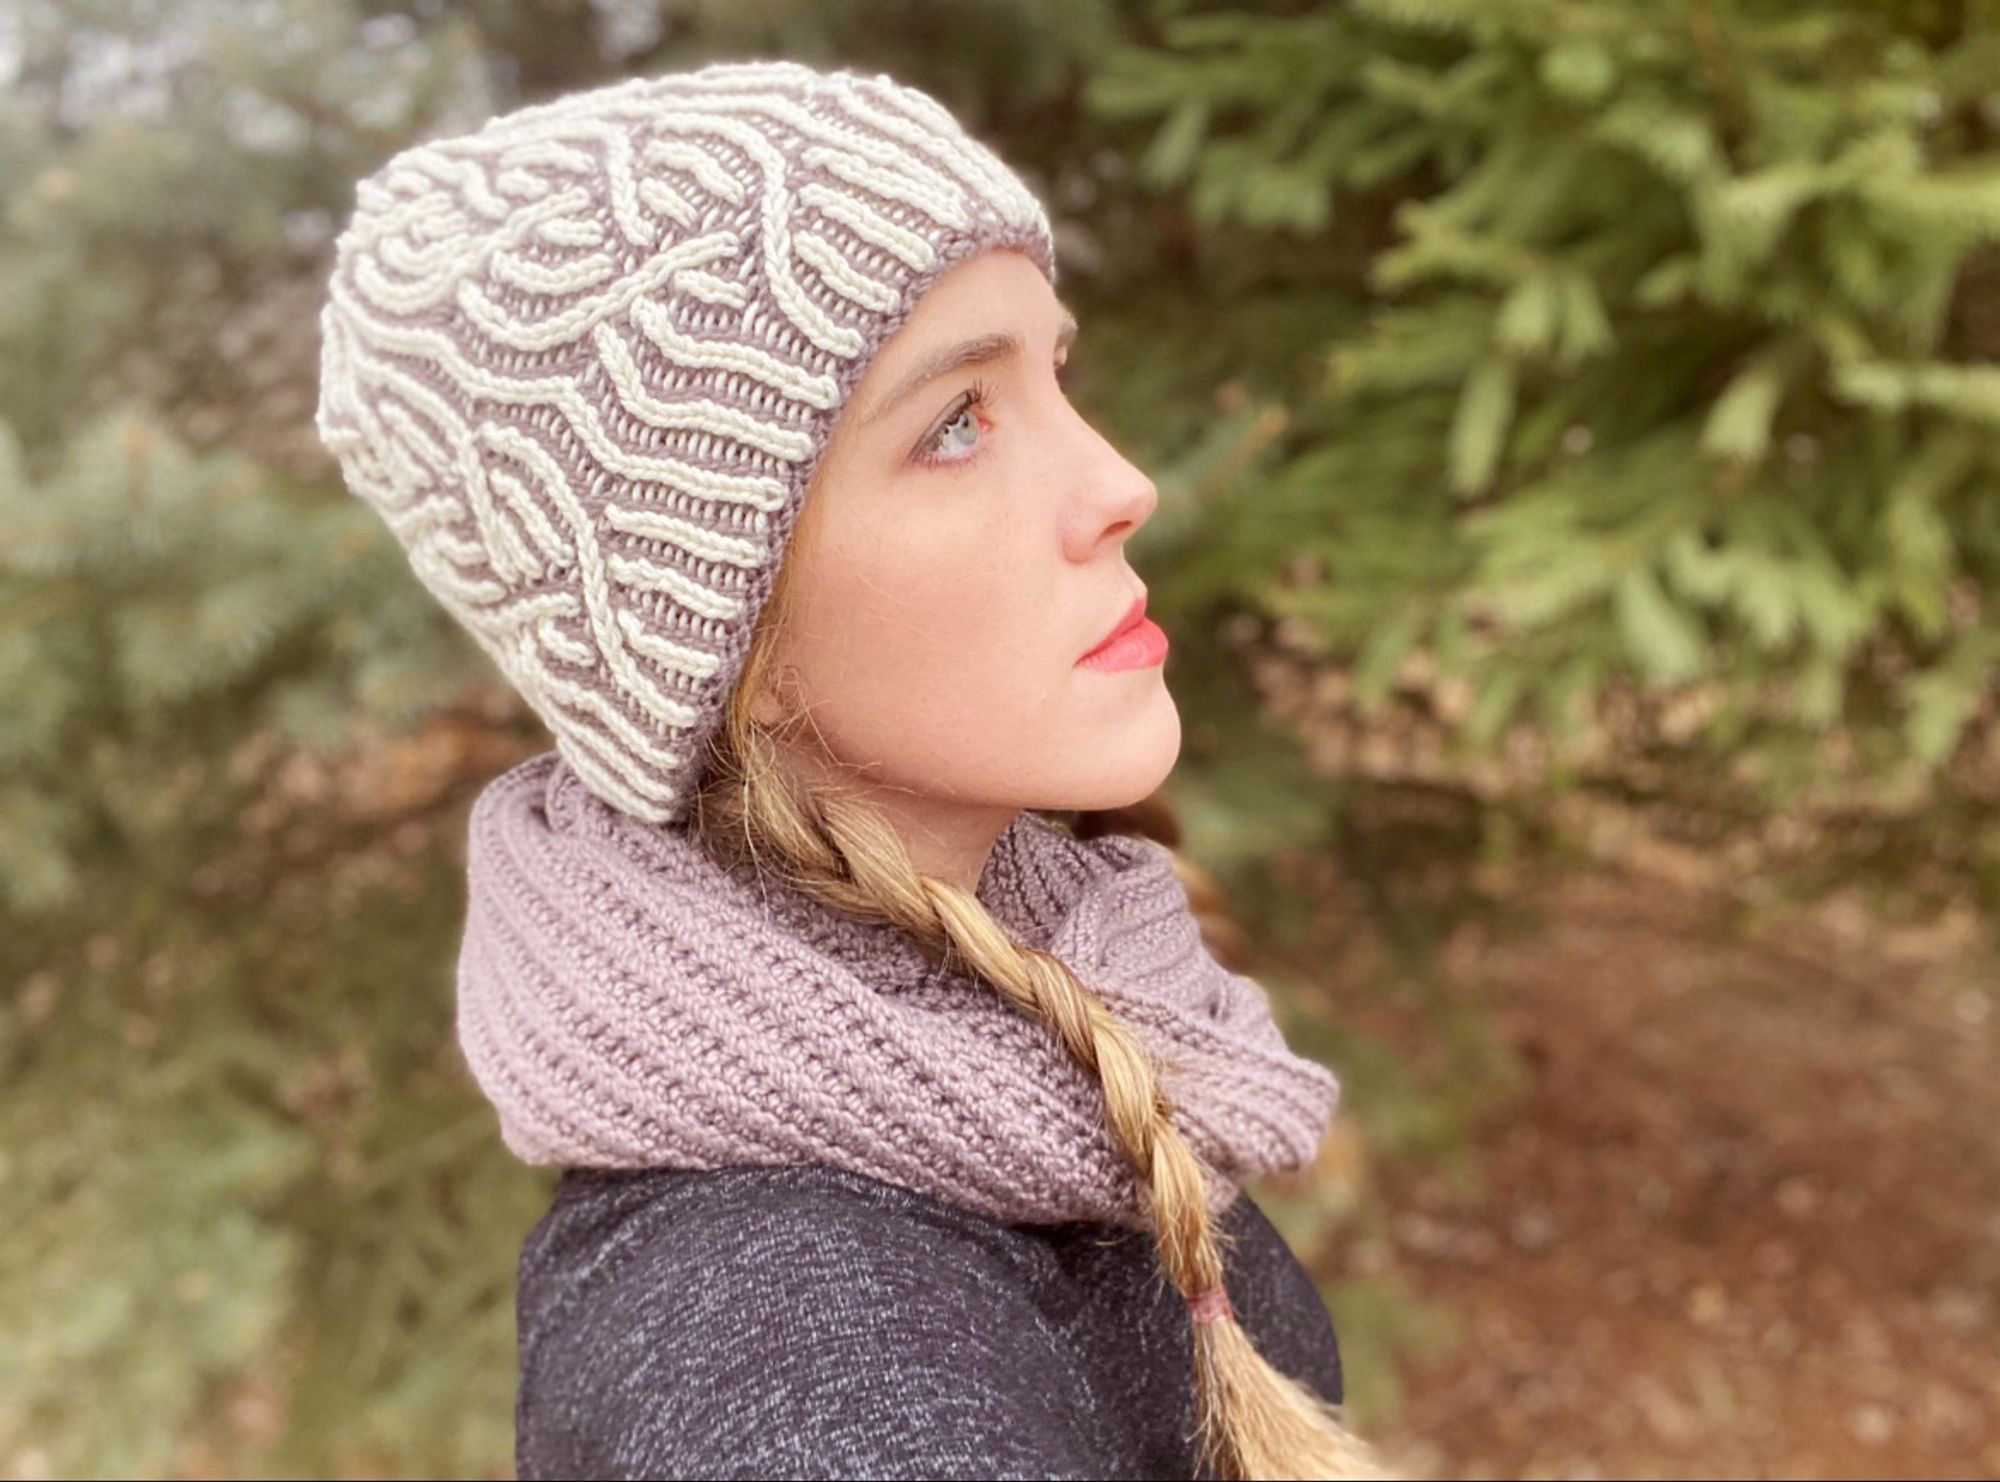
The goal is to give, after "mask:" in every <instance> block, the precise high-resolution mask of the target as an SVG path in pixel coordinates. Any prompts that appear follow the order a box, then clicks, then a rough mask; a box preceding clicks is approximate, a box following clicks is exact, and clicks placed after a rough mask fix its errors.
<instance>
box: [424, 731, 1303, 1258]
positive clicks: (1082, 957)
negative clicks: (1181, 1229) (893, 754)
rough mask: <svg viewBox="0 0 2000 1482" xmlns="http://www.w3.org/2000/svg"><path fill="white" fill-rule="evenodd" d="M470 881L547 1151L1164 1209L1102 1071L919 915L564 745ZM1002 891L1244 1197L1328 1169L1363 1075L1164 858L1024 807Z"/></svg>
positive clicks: (540, 1152)
mask: <svg viewBox="0 0 2000 1482" xmlns="http://www.w3.org/2000/svg"><path fill="white" fill-rule="evenodd" d="M467 873H468V882H469V900H468V907H467V919H466V930H465V939H464V944H463V949H462V952H461V956H460V961H459V979H458V985H459V1000H458V1028H459V1038H460V1043H461V1045H462V1047H463V1049H464V1052H465V1055H466V1058H467V1061H468V1063H469V1064H470V1066H471V1068H472V1071H473V1074H474V1076H475V1077H476V1078H477V1080H478V1082H479V1084H480V1086H481V1087H482V1088H483V1089H484V1091H485V1092H486V1094H487V1096H488V1097H489V1098H490V1099H491V1100H492V1101H493V1104H494V1106H495V1107H496V1108H497V1109H498V1111H499V1114H500V1128H501V1133H502V1136H503V1138H504V1140H505V1141H506V1144H507V1146H508V1147H509V1148H510V1149H512V1150H513V1151H514V1153H515V1154H516V1155H518V1156H519V1157H521V1158H522V1159H524V1160H525V1161H527V1162H529V1163H535V1164H561V1165H582V1166H596V1167H629V1168H638V1167H659V1166H666V1167H686V1168H717V1167H723V1166H728V1165H731V1164H743V1163H754V1164H771V1163H832V1164H836V1165H839V1166H841V1167H845V1168H848V1169H852V1170H855V1171H857V1172H860V1173H864V1174H868V1175H871V1176H873V1177H875V1178H879V1179H883V1180H885V1181H887V1182H890V1183H895V1184H900V1185H903V1186H905V1187H907V1188H912V1189H916V1190H919V1191H921V1192H923V1193H927V1194H931V1195H934V1196H936V1197H938V1198H941V1199H945V1200H948V1201H950V1202H952V1203H955V1204H957V1205H960V1206H962V1207H965V1208H969V1209H972V1210H975V1211H978V1212H979V1213H982V1214H984V1215H986V1216H987V1217H989V1218H991V1219H994V1220H998V1221H1002V1222H1006V1223H1049V1224H1053V1223H1060V1222H1063V1221H1067V1220H1107V1221H1112V1222H1115V1223H1118V1224H1123V1225H1128V1226H1138V1227H1143V1226H1144V1225H1145V1224H1146V1220H1145V1218H1144V1216H1143V1214H1142V1213H1141V1211H1142V1208H1143V1206H1142V1204H1141V1203H1140V1200H1139V1191H1138V1188H1137V1186H1136V1184H1135V1181H1134V1179H1133V1175H1132V1173H1131V1170H1130V1168H1129V1167H1128V1166H1127V1165H1126V1163H1125V1161H1124V1160H1123V1158H1122V1157H1121V1156H1120V1155H1119V1154H1118V1152H1117V1151H1116V1149H1115V1147H1114V1145H1113V1143H1112V1140H1111V1135H1110V1132H1109V1129H1108V1128H1107V1126H1106V1124H1105V1120H1104V1102H1103V1094H1102V1091H1101V1090H1100V1088H1099V1086H1098V1084H1097V1082H1096V1080H1095V1079H1094V1078H1093V1077H1092V1076H1090V1075H1089V1074H1088V1073H1087V1072H1086V1071H1084V1070H1083V1068H1082V1067H1080V1066H1079V1065H1077V1064H1076V1063H1075V1061H1073V1060H1072V1059H1071V1058H1070V1056H1069V1055H1068V1053H1067V1052H1066V1051H1064V1049H1063V1048H1062V1046H1061V1043H1060V1042H1059V1040H1058V1039H1057V1038H1056V1036H1055V1034H1054V1032H1053V1031H1052V1030H1050V1029H1048V1028H1046V1027H1045V1026H1043V1025H1041V1024H1038V1023H1035V1022H1033V1021H1031V1020H1030V1019H1029V1018H1028V1017H1027V1016H1025V1015H1023V1014H1021V1013H1020V1012H1019V1011H1017V1010H1015V1009H1014V1008H1012V1007H1011V1006H1009V1005H1008V1004H1007V1002H1006V1001H1005V1000H1004V999H1003V998H1002V997H1001V996H1000V995H999V994H998V993H997V992H996V991H995V990H994V989H993V988H992V987H991V986H990V985H989V984H986V983H983V982H981V981H979V980H977V979H975V978H971V977H969V976H965V975H962V974H960V973H958V972H956V971H953V970H950V969H947V968H944V967H940V966H938V965H936V964H934V963H932V962H931V961H930V960H929V959H928V958H926V957H925V956H924V954H923V951H922V949H921V948H920V947H919V946H918V944H917V943H916V942H915V941H914V940H913V939H911V938H910V937H909V936H908V935H906V934H905V933H904V932H902V931H901V929H899V928H897V927H894V926H891V925H886V924H878V923H866V922H861V921H857V920H855V919H854V918H852V917H850V916H848V915H847V914H846V913H844V912H840V911H836V910H833V909H831V908H829V907H826V906H824V905H822V904H820V903H819V902H817V901H814V900H813V899H812V898H811V897H809V896H807V895H805V894H804V893H803V892H801V891H798V890H797V889H796V888H794V887H792V886H789V885H787V884H785V883H784V882H783V881H781V880H779V879H777V878H775V877H769V876H754V875H749V874H747V873H742V872H737V871H732V870H728V869H725V868H724V867H722V866H721V865H719V864H717V863H716V862H714V861H712V860H711V859H710V858H709V857H708V856H707V855H706V854H704V853H703V852H702V851H701V850H700V849H699V848H697V847H696V846H695V845H694V843H693V842H692V841H691V840H690V839H689V837H688V836H687V834H686V832H685V830H684V829H682V828H680V827H678V826H674V825H661V824H652V823H646V822H643V821H640V820H638V819H635V818H633V817H631V816H630V815H628V814H625V813H621V812H620V811H618V810H616V809H614V808H612V807H611V806H610V805H609V804H607V803H605V802H603V801H602V800H600V799H598V798H597V797H595V796H594V795H593V794H591V793H590V792H588V791H587V790H586V789H585V788H584V786H583V785H582V784H581V782H580V781H579V780H578V778H577V776H576V774H575V773H574V772H572V771H571V770H570V768H569V766H568V764H567V763H565V762H563V761H561V760H560V759H559V758H558V757H557V756H556V755H555V753H553V752H550V753H546V754H544V755H542V756H539V757H536V758H534V759H532V760H530V761H528V762H525V763H523V764H522V765H520V766H518V767H516V768H515V769H513V770H512V771H510V772H508V773H506V774H505V775H504V776H502V777H500V778H498V779H497V780H495V781H494V782H493V783H492V784H491V785H490V786H489V787H488V788H487V790H486V791H485V793H484V794H482V796H481V797H480V799H479V801H478V802H477V804H476V805H475V807H474V809H473V814H472V824H471V837H470V855H469V858H468V861H467ZM978 894H979V898H980V900H981V901H982V902H983V903H984V904H985V905H986V906H987V908H988V909H989V910H990V911H991V912H992V913H993V914H994V916H995V918H996V919H998V920H999V921H1000V922H1001V923H1002V924H1003V925H1004V926H1006V927H1007V928H1008V929H1009V930H1010V931H1012V932H1013V933H1015V935H1016V936H1017V937H1018V939H1020V940H1022V941H1024V942H1026V943H1027V944H1028V945H1030V946H1035V947H1039V948H1042V949H1043V950H1045V951H1048V952H1052V953H1054V954H1055V955H1056V956H1058V957H1060V958H1061V959H1062V960H1063V961H1064V962H1066V963H1067V964H1068V965H1069V966H1070V967H1071V968H1072V969H1074V970H1075V971H1076V972H1077V973H1078V975H1079V976H1080V977H1081V978H1082V979H1083V981H1084V982H1085V983H1086V984H1087V985H1089V986H1090V987H1091V988H1093V989H1094V990H1096V992H1097V993H1098V994H1100V995H1101V996H1102V998H1103V999H1104V1001H1105V1003H1106V1004H1107V1005H1108V1006H1109V1007H1110V1008H1111V1010H1112V1011H1113V1012H1114V1013H1116V1014H1117V1015H1118V1016H1119V1018H1120V1020H1121V1021H1122V1022H1124V1023H1126V1024H1128V1025H1130V1026H1131V1027H1132V1028H1133V1030H1134V1031H1135V1032H1136V1033H1137V1034H1138V1035H1139V1037H1140V1038H1141V1039H1142V1041H1143V1042H1144V1043H1145V1044H1146V1046H1147V1048H1148V1050H1149V1051H1151V1052H1152V1053H1153V1054H1154V1055H1155V1057H1156V1059H1158V1060H1159V1061H1160V1062H1161V1064H1162V1067H1163V1069H1162V1084H1163V1085H1164V1087H1165V1089H1166V1091H1167V1094H1168V1095H1169V1096H1170V1097H1171V1098H1172V1099H1173V1101H1174V1104H1175V1107H1176V1112H1175V1124H1176V1125H1177V1126H1178V1127H1179V1128H1180V1129H1181V1131H1182V1133H1183V1134H1184V1135H1185V1136H1186V1137H1187V1138H1188V1140H1189V1141H1190V1143H1191V1144H1192V1145H1193V1147H1194V1149H1195V1151H1196V1152H1197V1153H1198V1154H1200V1155H1201V1156H1202V1158H1203V1159H1204V1160H1205V1161H1206V1162H1207V1163H1208V1164H1209V1165H1210V1167H1211V1168H1212V1169H1213V1170H1215V1172H1216V1173H1217V1174H1218V1175H1219V1177H1216V1178H1213V1179H1211V1181H1210V1184H1209V1191H1210V1203H1211V1207H1212V1208H1214V1209H1215V1210H1216V1211H1217V1212H1220V1210H1222V1209H1223V1208H1225V1207H1226V1206H1227V1205H1228V1204H1229V1202H1230V1201H1231V1199H1233V1197H1234V1195H1235V1192H1236V1182H1237V1181H1240V1180H1241V1179H1243V1178H1246V1177H1249V1176H1251V1175H1253V1174H1257V1173H1263V1172H1269V1171H1274V1170H1280V1169H1296V1168H1300V1167H1303V1166H1304V1165H1305V1164H1307V1163H1308V1162H1310V1161H1311V1160H1312V1158H1313V1156H1314V1154H1315V1152H1316V1150H1317V1149H1318V1146H1319V1143H1320V1140H1321V1138H1322V1136H1323V1135H1324V1133H1325V1131H1326V1128H1327V1125H1328V1122H1329V1120H1330V1119H1331V1117H1332V1115H1333V1110H1334V1106H1335V1102H1336V1098H1337V1095H1338V1087H1337V1084H1336V1082H1335V1079H1334V1077H1333V1075H1332V1074H1331V1073H1330V1072H1329V1071H1327V1070H1326V1069H1325V1068H1324V1067H1322V1066H1320V1065H1317V1064H1315V1063H1313V1062H1311V1061H1309V1060H1305V1059H1303V1058H1301V1057H1299V1056H1296V1055H1294V1054H1292V1053H1291V1051H1290V1050H1289V1049H1288V1048H1287V1046H1286V1044H1285V1041H1284V1037H1283V1035H1282V1033H1281V1032H1280V1030H1279V1029H1278V1027H1277V1025H1276V1023H1275V1022H1274V1021H1273V1019H1272V1017H1271V1011H1270V1005H1269V1002H1268V1000H1267V998H1266V997H1265V993H1264V990H1263V988H1262V987H1261V986H1260V985H1259V984H1257V983H1256V982H1255V981H1254V980H1253V979H1250V978H1248V977H1245V976H1242V975H1240V974H1235V973H1232V972H1230V971H1228V970H1227V969H1225V968H1224V967H1222V966H1221V965H1220V964H1219V963H1217V962H1216V960H1215V959H1214V958H1213V957H1212V956H1211V955H1210V954H1209V952H1208V951H1207V949H1206V947H1205V946H1204V945H1203V943H1202V940H1201V933H1200V926H1199V923H1198V922H1197V921H1196V919H1195V917H1194V915H1193V913H1192V911H1191V910H1190V908H1189V904H1188V898H1187V893H1186V890H1185V888H1184V887H1183V886H1182V885H1181V883H1180V880H1179V878H1178V877H1177V876H1176V875H1175V874H1174V871H1173V865H1172V857H1171V854H1170V852H1169V851H1168V850H1167V849H1166V848H1165V846H1163V845H1160V844H1157V843H1155V842H1153V841H1151V840H1147V839H1137V838H1131V837H1127V836H1121V835H1113V836H1107V837H1104V838H1099V839H1092V840H1078V839H1074V838H1072V837H1070V836H1069V834H1067V833H1066V832H1065V831H1064V830H1062V829H1061V828H1059V827H1058V826H1056V825H1055V824H1053V823H1051V822H1050V821H1049V820H1047V819H1045V818H1042V817H1040V816H1039V815H1037V814H1035V813H1032V812H1023V813H1022V814H1020V816H1019V817H1018V818H1016V820H1015V821H1014V822H1013V824H1011V825H1010V826H1009V827H1008V829H1007V830H1006V832H1005V833H1004V834H1002V835H1001V837H1000V839H999V840H998V842H997V843H996V844H995V846H994V850H993V853H992V856H991V857H990V859H989V861H988V863H987V866H986V870H985V873H984V875H983V876H982V878H981V880H980V884H979V890H978Z"/></svg>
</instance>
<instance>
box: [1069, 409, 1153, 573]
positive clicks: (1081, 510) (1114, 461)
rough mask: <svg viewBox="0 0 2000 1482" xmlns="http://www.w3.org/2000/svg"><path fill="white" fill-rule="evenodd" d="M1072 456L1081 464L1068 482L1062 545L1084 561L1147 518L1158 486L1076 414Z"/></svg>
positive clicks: (1113, 544) (1118, 541)
mask: <svg viewBox="0 0 2000 1482" xmlns="http://www.w3.org/2000/svg"><path fill="white" fill-rule="evenodd" d="M1077 426H1078V428H1079V434H1078V444H1079V454H1078V456H1079V457H1080V459H1081V460H1082V467H1081V468H1079V469H1078V471H1077V481H1076V483H1075V484H1074V485H1073V487H1074V489H1075V490H1076V495H1075V497H1074V498H1073V499H1072V500H1071V501H1070V505H1069V521H1068V525H1067V528H1066V531H1065V544H1066V545H1067V546H1068V547H1069V557H1070V559H1071V560H1073V561H1078V562H1088V561H1090V560H1091V559H1092V558H1093V557H1095V556H1097V555H1099V554H1100V553H1101V552H1102V551H1103V550H1104V548H1105V547H1106V546H1111V547H1114V548H1115V547H1117V546H1121V545H1123V544H1124V543H1125V541H1126V540H1127V539H1128V538H1129V537H1130V536H1131V534H1132V532H1133V531H1135V530H1137V529H1138V528H1139V527H1140V526H1141V525H1143V524H1145V523H1146V521H1147V520H1149V519H1151V518H1152V517H1153V511H1154V510H1155V509H1157V508H1159V504H1160V491H1159V488H1158V486H1157V485H1155V484H1154V482H1153V480H1152V479H1151V478H1150V477H1149V476H1148V475H1147V474H1146V472H1145V470H1144V469H1142V468H1140V467H1139V466H1138V465H1137V464H1135V463H1133V462H1132V460H1131V459H1129V458H1127V457H1126V456H1125V455H1124V454H1123V453H1121V452H1119V451H1118V450H1117V449H1116V448H1115V447H1113V446H1112V445H1111V443H1110V441H1109V440H1108V439H1107V438H1106V437H1105V436H1104V434H1103V433H1101V432H1099V431H1098V430H1097V429H1096V428H1095V427H1092V426H1091V425H1090V423H1088V422H1087V421H1085V420H1084V419H1083V418H1082V417H1081V416H1079V417H1078V418H1077Z"/></svg>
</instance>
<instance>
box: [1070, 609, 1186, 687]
mask: <svg viewBox="0 0 2000 1482" xmlns="http://www.w3.org/2000/svg"><path fill="white" fill-rule="evenodd" d="M1166 656H1167V635H1166V631H1165V630H1164V629H1162V628H1161V627H1160V625H1159V624H1158V623H1156V622H1154V621H1152V619H1150V618H1148V617H1147V616H1146V594H1145V593H1144V592H1141V593H1140V594H1139V595H1138V597H1137V598H1136V599H1135V600H1134V601H1133V603H1132V605H1131V606H1130V607H1129V608H1127V609H1126V610H1125V615H1124V616H1123V617H1121V618H1120V619H1119V620H1118V622H1117V624H1116V626H1114V627H1113V628H1112V630H1111V631H1110V632H1109V633H1107V634H1105V635H1104V637H1103V639H1102V640H1101V641H1100V642H1099V643H1098V645H1097V647H1095V648H1093V649H1092V650H1091V651H1090V652H1089V653H1087V654H1085V655H1084V656H1083V657H1082V658H1080V659H1078V660H1077V661H1076V662H1077V666H1078V667H1079V668H1084V669H1145V668H1150V667H1151V666H1152V665H1154V664H1157V663H1159V662H1160V661H1161V660H1163V659H1165V658H1166Z"/></svg>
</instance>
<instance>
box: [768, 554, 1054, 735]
mask: <svg viewBox="0 0 2000 1482" xmlns="http://www.w3.org/2000/svg"><path fill="white" fill-rule="evenodd" d="M919 545H921V548H922V550H923V555H921V556H920V555H919V554H918V553H917V547H918V546H919ZM823 574H824V575H825V577H826V580H825V581H824V582H823V583H822V584H820V587H819V590H818V591H816V592H815V593H814V594H813V600H812V602H811V603H810V604H809V611H807V612H806V613H804V614H802V615H803V616H804V617H805V618H806V621H805V622H803V623H802V624H801V641H800V643H799V647H798V662H799V664H800V667H801V669H802V670H803V671H804V674H805V679H806V683H807V686H808V690H809V692H810V693H811V695H812V697H813V702H814V707H815V712H814V713H815V715H816V716H817V718H818V720H819V725H820V730H821V732H822V733H823V734H824V735H825V736H826V737H827V739H828V741H829V742H831V743H832V744H833V745H834V746H835V747H836V749H837V751H839V752H840V753H841V754H842V755H844V756H845V757H846V759H848V760H850V761H856V762H863V761H871V760H873V761H883V762H888V763H889V764H890V765H891V766H892V768H893V767H895V766H896V764H897V763H898V762H903V763H918V764H921V763H922V762H923V761H924V760H925V759H926V754H927V753H929V752H930V751H932V750H933V749H935V748H937V747H940V746H955V747H963V746H965V745H967V744H968V743H973V744H977V739H976V738H979V737H981V736H982V735H983V734H985V733H988V732H990V731H991V730H992V729H993V728H994V727H995V726H999V727H1001V728H1002V729H1007V728H1008V723H1009V720H1010V717H1012V716H1014V715H1016V714H1018V713H1022V712H1026V711H1031V710H1032V709H1033V707H1034V706H1036V705H1037V704H1038V703H1040V702H1042V701H1044V700H1046V699H1047V698H1048V697H1049V696H1050V695H1051V693H1052V692H1053V691H1054V690H1055V689H1056V687H1057V686H1058V685H1059V684H1060V683H1061V682H1062V681H1063V679H1064V678H1065V677H1066V676H1065V675H1064V674H1062V673H1061V672H1058V671H1060V670H1061V667H1062V666H1061V664H1060V662H1059V660H1060V653H1059V650H1060V647H1061V645H1060V644H1059V643H1056V642H1055V641H1054V635H1053V634H1052V633H1051V632H1050V631H1049V628H1048V622H1049V611H1050V609H1049V604H1048V602H1047V601H1046V600H1043V599H1042V598H1041V596H1040V595H1039V594H1038V593H1037V591H1036V590H1035V589H1034V588H1033V587H1032V585H1031V583H1032V580H1033V576H1032V573H1031V572H1029V571H1028V570H1025V569H1023V566H1022V564H1021V563H1020V562H1018V561H1011V560H1009V559H1007V553H1005V552H996V551H994V550H993V549H992V547H991V543H990V542H989V541H965V542H947V541H944V540H940V539H937V538H935V536H934V535H926V536H924V537H923V538H922V540H921V541H912V542H911V543H910V547H909V548H907V549H906V548H903V547H902V546H901V544H900V543H895V542H889V541H885V540H880V539H875V540H869V541H857V542H855V543H854V544H853V545H852V546H850V547H849V548H848V549H846V550H844V551H840V552H837V553H834V559H833V561H832V562H831V563H829V566H828V567H827V568H826V569H825V570H824V573H823Z"/></svg>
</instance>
